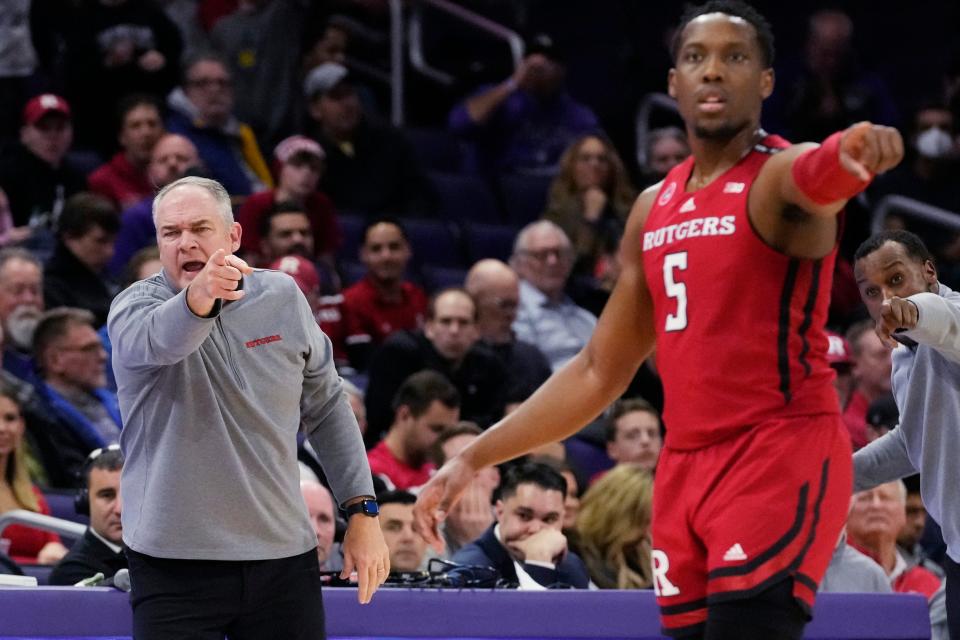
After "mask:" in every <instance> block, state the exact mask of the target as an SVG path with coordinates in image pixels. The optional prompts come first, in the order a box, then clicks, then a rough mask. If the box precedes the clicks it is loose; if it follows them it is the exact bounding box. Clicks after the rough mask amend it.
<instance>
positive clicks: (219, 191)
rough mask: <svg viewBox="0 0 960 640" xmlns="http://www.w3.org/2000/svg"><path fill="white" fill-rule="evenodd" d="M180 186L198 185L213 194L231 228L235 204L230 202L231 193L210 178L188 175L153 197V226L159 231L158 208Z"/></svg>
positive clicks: (224, 219) (221, 213)
mask: <svg viewBox="0 0 960 640" xmlns="http://www.w3.org/2000/svg"><path fill="white" fill-rule="evenodd" d="M179 187H198V188H200V189H204V190H205V191H206V192H207V193H209V194H210V195H211V196H213V199H214V200H215V201H216V203H217V209H218V210H219V211H220V215H221V216H222V217H223V221H224V222H225V223H226V224H227V227H228V228H229V227H230V226H231V225H232V224H233V206H232V205H231V204H230V194H229V193H227V190H226V189H224V188H223V185H222V184H220V183H219V182H217V181H216V180H210V179H209V178H201V177H199V176H187V177H186V178H180V179H179V180H174V181H173V182H171V183H170V184H168V185H167V186H165V187H164V188H163V189H160V193H158V194H157V195H156V197H155V198H154V199H153V226H154V228H157V230H158V231H159V225H158V224H157V210H158V209H159V208H160V203H161V202H162V201H163V199H164V198H166V197H167V195H168V194H169V193H170V192H171V191H173V190H174V189H177V188H179Z"/></svg>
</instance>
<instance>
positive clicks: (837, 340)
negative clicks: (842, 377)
mask: <svg viewBox="0 0 960 640" xmlns="http://www.w3.org/2000/svg"><path fill="white" fill-rule="evenodd" d="M826 333H827V340H828V341H829V345H828V347H827V362H828V363H830V366H831V367H844V366H847V367H849V366H851V365H853V358H851V357H850V343H849V342H847V340H846V338H844V337H843V336H841V335H840V334H839V333H834V332H832V331H827V332H826Z"/></svg>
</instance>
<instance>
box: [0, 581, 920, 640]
mask: <svg viewBox="0 0 960 640" xmlns="http://www.w3.org/2000/svg"><path fill="white" fill-rule="evenodd" d="M323 599H324V605H325V607H326V612H327V631H328V633H329V634H330V636H331V637H339V638H370V637H379V638H384V637H391V638H487V639H491V640H492V639H495V638H496V639H499V638H513V639H518V638H529V639H543V640H546V639H553V640H557V639H568V640H569V639H573V638H605V639H613V638H641V639H643V638H648V639H650V640H654V639H659V638H660V635H659V620H658V618H657V609H656V604H655V602H654V598H653V593H652V592H650V591H546V592H544V591H540V592H517V591H456V590H446V591H438V590H422V591H420V590H412V589H383V590H381V591H380V592H378V593H377V594H376V596H375V597H374V599H373V602H372V603H371V604H369V605H367V606H363V607H361V606H360V605H359V604H357V594H356V590H354V589H325V590H324V595H323ZM130 624H131V620H130V608H129V604H128V597H127V594H124V593H121V592H119V591H115V590H112V589H103V588H87V589H78V588H72V587H46V588H36V589H12V588H11V589H6V588H0V638H3V637H7V638H9V637H11V636H20V637H29V638H50V637H104V636H114V637H116V636H129V634H130ZM804 637H805V638H808V639H810V640H873V639H876V640H920V639H921V638H923V639H925V638H929V637H930V623H929V618H928V614H927V605H926V601H925V600H924V599H923V597H922V596H915V595H902V594H891V595H860V594H827V595H822V596H820V597H819V598H818V599H817V605H816V609H815V615H814V621H813V622H812V623H811V624H810V625H809V626H808V627H807V632H806V633H805V634H804Z"/></svg>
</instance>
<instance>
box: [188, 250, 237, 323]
mask: <svg viewBox="0 0 960 640" xmlns="http://www.w3.org/2000/svg"><path fill="white" fill-rule="evenodd" d="M251 273H253V267H251V266H250V265H248V264H247V263H246V262H244V261H243V260H242V259H240V258H238V257H237V256H235V255H232V254H228V253H227V252H226V251H224V250H223V249H217V250H216V251H214V252H213V255H211V256H210V259H209V260H207V264H205V265H204V267H203V269H201V270H200V272H199V273H197V275H196V277H195V278H194V279H193V281H192V282H191V283H190V285H189V286H188V287H187V306H188V307H190V311H193V312H194V313H195V314H197V315H198V316H201V317H204V316H208V315H210V312H211V311H212V310H213V305H214V304H216V302H217V300H218V299H219V300H239V299H240V298H242V297H243V290H240V289H237V287H238V286H239V285H240V280H241V279H242V278H243V276H245V275H247V276H248V275H250V274H251Z"/></svg>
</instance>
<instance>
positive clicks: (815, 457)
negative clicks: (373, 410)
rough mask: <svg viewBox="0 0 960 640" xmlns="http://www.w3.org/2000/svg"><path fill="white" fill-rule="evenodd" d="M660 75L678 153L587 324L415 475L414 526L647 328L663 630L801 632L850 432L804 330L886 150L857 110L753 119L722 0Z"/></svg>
mask: <svg viewBox="0 0 960 640" xmlns="http://www.w3.org/2000/svg"><path fill="white" fill-rule="evenodd" d="M676 33H677V36H676V39H675V42H674V50H673V54H674V68H673V69H671V70H670V75H669V88H670V94H671V95H672V96H674V97H675V98H676V100H677V104H678V107H679V110H680V114H681V116H682V117H683V119H684V121H685V122H686V126H687V133H688V136H689V138H690V143H691V148H692V150H693V155H692V157H691V158H690V159H688V160H687V161H686V162H684V163H682V164H680V165H679V166H677V167H676V168H674V169H673V170H672V171H671V172H670V173H669V174H668V175H667V177H666V178H665V179H664V181H663V182H662V183H660V184H658V185H655V186H653V187H651V188H650V189H648V190H647V191H645V192H644V193H643V194H641V195H640V197H639V198H638V200H637V203H636V205H635V206H634V209H633V211H632V213H631V215H630V219H629V221H628V223H627V228H626V232H625V236H624V240H623V244H622V247H621V258H622V263H623V272H622V275H621V276H620V279H619V281H618V283H617V286H616V288H615V290H614V292H613V295H612V296H611V298H610V301H609V303H608V304H607V307H606V309H605V310H604V312H603V315H602V316H601V318H600V321H599V323H598V325H597V328H596V331H595V332H594V334H593V337H592V338H591V340H590V342H589V344H587V346H586V347H585V348H584V349H583V351H582V352H581V353H580V354H579V355H577V356H576V357H575V358H574V359H573V360H572V361H571V362H570V363H569V364H568V365H567V366H566V367H564V368H563V369H562V370H560V371H558V372H557V373H556V374H555V375H554V376H553V377H552V378H551V379H550V380H549V381H548V382H547V383H545V384H544V385H543V387H542V388H541V389H540V390H539V391H538V392H537V393H536V394H534V395H533V396H532V397H531V398H530V399H529V400H528V401H527V402H526V403H524V404H523V405H522V406H521V407H520V408H519V409H517V410H516V411H515V412H513V413H511V414H510V415H509V416H508V417H507V418H505V419H504V420H503V421H502V422H501V423H500V424H498V425H497V426H496V427H495V428H493V429H490V430H488V431H487V432H486V433H485V434H484V435H483V436H482V437H480V438H478V439H477V440H476V441H474V443H473V444H471V446H470V447H468V448H467V449H465V450H464V451H463V452H462V453H460V454H459V455H458V456H456V457H454V458H453V459H451V460H450V461H449V462H448V463H447V464H446V465H445V466H444V468H443V469H441V470H440V472H438V473H437V475H436V476H434V478H433V479H432V480H431V481H430V482H429V483H428V484H427V485H426V486H425V487H424V489H423V490H422V492H421V494H420V499H419V501H418V504H417V507H416V510H415V517H416V522H417V525H418V527H419V528H420V530H421V531H422V532H423V534H424V536H425V537H426V538H427V539H428V541H431V542H434V543H436V542H437V540H438V538H437V529H436V527H437V525H438V522H439V521H440V520H441V519H442V518H443V516H444V515H445V514H446V513H447V512H448V511H449V509H450V507H451V504H452V503H453V501H454V500H456V498H457V496H458V495H459V494H460V493H461V492H462V491H463V489H464V488H465V487H466V486H467V484H468V483H469V481H470V479H471V478H472V477H473V474H474V473H475V472H476V470H477V469H480V468H483V467H484V466H486V465H489V464H494V463H497V462H501V461H503V460H508V459H510V458H512V457H514V456H516V455H519V454H521V453H524V452H526V451H529V450H530V449H532V448H534V447H536V446H539V445H541V444H544V443H547V442H551V441H554V440H558V439H561V438H563V437H566V436H568V435H570V434H572V433H574V432H575V431H576V430H577V429H578V428H580V427H581V426H582V425H584V424H586V423H587V422H588V421H590V420H592V419H593V418H595V417H596V416H597V415H598V414H599V413H600V412H601V411H603V409H604V408H606V407H607V406H608V405H609V404H610V403H611V402H612V401H613V400H615V399H616V398H617V397H618V396H619V395H620V394H621V393H622V391H623V390H624V389H625V388H626V386H627V383H628V382H629V381H630V379H631V377H632V376H633V374H634V372H635V371H636V369H637V367H638V366H639V364H640V363H641V362H642V361H643V360H644V358H646V357H647V356H648V355H649V354H650V353H651V351H652V350H653V347H654V343H656V345H657V366H658V369H659V372H660V374H661V377H662V378H663V383H664V389H665V393H666V398H665V411H664V421H665V423H666V425H667V435H666V441H665V446H664V449H663V452H662V454H661V458H660V462H659V464H658V466H657V479H656V483H655V495H654V514H653V546H654V551H653V572H654V582H655V585H654V586H655V590H656V592H657V597H658V602H659V604H660V608H661V619H662V625H663V628H664V631H665V632H666V633H667V634H668V635H671V636H674V637H681V638H686V637H691V638H707V639H709V640H718V639H721V638H722V639H726V638H738V639H741V640H743V639H747V640H749V639H754V638H763V639H764V640H771V639H778V638H784V639H787V638H800V637H801V636H802V634H803V627H804V625H805V624H806V621H807V620H808V619H809V616H810V611H811V607H812V605H813V599H814V595H815V593H816V590H817V584H818V582H819V581H820V579H821V578H822V576H823V573H824V571H825V570H826V567H827V564H828V562H829V560H830V556H831V553H832V551H833V549H834V546H835V544H836V542H837V539H838V536H839V533H840V529H841V526H842V524H843V522H844V520H845V517H846V511H847V508H848V504H849V498H850V490H851V463H850V456H851V453H850V443H849V438H848V436H847V435H846V431H845V429H844V427H843V424H842V423H841V421H840V416H839V413H838V402H837V397H836V392H835V391H834V389H833V387H832V377H833V374H832V372H831V370H830V366H829V364H828V363H827V359H826V353H827V347H828V340H827V337H826V335H825V333H824V331H823V326H824V323H825V319H826V314H827V305H828V302H829V295H830V285H831V280H830V278H831V274H832V272H833V262H834V258H835V255H836V249H837V240H838V235H839V222H838V214H839V212H840V211H841V210H842V209H843V206H844V204H845V203H846V201H847V200H848V199H849V198H852V197H853V196H855V195H856V194H857V193H859V192H860V191H862V190H863V189H864V188H865V187H866V186H867V184H868V183H869V181H870V179H871V178H872V177H873V176H874V175H875V174H877V173H881V172H883V171H886V170H888V169H890V168H891V167H893V166H895V165H896V164H897V163H898V162H899V161H900V159H901V158H902V156H903V142H902V140H901V138H900V135H899V134H898V133H897V131H896V130H894V129H890V128H888V127H882V126H876V125H872V124H870V123H860V124H857V125H854V126H852V127H850V128H849V129H846V130H845V131H842V132H838V133H836V134H834V135H833V136H830V137H829V138H827V139H826V140H825V141H824V142H823V144H821V145H816V144H809V143H808V144H798V145H790V144H789V143H787V142H786V141H785V140H783V139H781V138H778V137H776V136H771V135H768V134H766V133H765V132H763V131H762V130H761V129H760V111H761V104H762V102H763V100H764V98H766V97H767V96H769V95H770V93H771V92H772V91H773V70H772V68H771V65H772V63H773V42H772V41H773V37H772V34H771V33H770V28H769V25H768V24H767V22H766V21H765V20H764V18H763V17H762V16H760V15H759V14H758V13H756V11H755V10H754V9H752V8H751V7H749V6H748V5H746V4H744V3H742V2H737V1H728V2H723V1H721V2H708V3H707V4H706V5H703V6H701V7H696V8H693V9H691V10H690V11H688V12H687V13H686V14H685V15H684V17H683V18H682V20H681V23H680V26H679V28H678V30H677V32H676Z"/></svg>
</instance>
